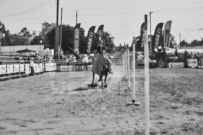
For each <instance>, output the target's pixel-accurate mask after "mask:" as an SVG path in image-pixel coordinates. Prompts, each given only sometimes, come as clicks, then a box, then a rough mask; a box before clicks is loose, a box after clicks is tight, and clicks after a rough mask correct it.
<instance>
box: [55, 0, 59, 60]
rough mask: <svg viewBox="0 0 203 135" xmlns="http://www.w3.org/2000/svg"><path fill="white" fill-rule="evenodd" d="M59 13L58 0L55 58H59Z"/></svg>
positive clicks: (57, 3) (57, 4) (57, 5)
mask: <svg viewBox="0 0 203 135" xmlns="http://www.w3.org/2000/svg"><path fill="white" fill-rule="evenodd" d="M58 15H59V0H57V2H56V29H55V50H54V56H55V58H58V46H59V28H58Z"/></svg>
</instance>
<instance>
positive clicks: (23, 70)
mask: <svg viewBox="0 0 203 135" xmlns="http://www.w3.org/2000/svg"><path fill="white" fill-rule="evenodd" d="M20 72H25V65H24V64H20Z"/></svg>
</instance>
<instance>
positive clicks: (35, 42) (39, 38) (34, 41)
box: [30, 36, 44, 45]
mask: <svg viewBox="0 0 203 135" xmlns="http://www.w3.org/2000/svg"><path fill="white" fill-rule="evenodd" d="M41 41H42V42H43V43H44V40H43V38H42V36H35V37H34V38H33V39H32V41H31V42H30V44H31V45H39V44H41Z"/></svg>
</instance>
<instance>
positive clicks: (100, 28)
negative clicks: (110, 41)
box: [97, 25, 104, 43]
mask: <svg viewBox="0 0 203 135" xmlns="http://www.w3.org/2000/svg"><path fill="white" fill-rule="evenodd" d="M103 30H104V25H100V26H99V28H98V31H97V34H98V42H99V43H100V42H102V35H103Z"/></svg>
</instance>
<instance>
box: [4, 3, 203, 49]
mask: <svg viewBox="0 0 203 135" xmlns="http://www.w3.org/2000/svg"><path fill="white" fill-rule="evenodd" d="M59 1H60V9H61V8H62V7H63V24H69V25H71V26H75V24H76V17H75V14H76V10H78V22H79V23H81V27H83V28H84V29H85V33H86V34H87V32H88V29H89V28H90V27H91V26H92V25H94V26H96V27H97V28H98V26H99V25H101V24H104V30H105V31H108V32H109V33H110V34H111V35H112V36H113V37H115V39H114V43H115V44H116V45H118V44H119V43H122V44H123V43H128V44H131V42H132V37H133V36H139V34H140V26H141V24H142V22H143V21H144V15H145V14H148V15H149V12H150V11H152V12H153V13H152V34H154V29H155V27H156V25H157V24H158V23H160V22H163V23H166V21H168V20H172V30H171V33H172V34H173V35H174V36H175V39H176V41H177V43H179V35H180V33H181V40H183V39H185V40H186V41H188V42H191V41H192V40H194V39H197V40H200V39H201V38H202V37H203V31H201V30H199V29H200V28H203V0H59ZM0 21H2V22H3V23H4V24H5V26H6V28H7V29H9V30H10V32H11V33H18V32H19V31H20V30H21V29H22V28H23V27H27V28H28V30H29V31H37V32H39V31H41V29H42V26H41V24H42V23H43V22H45V21H47V22H49V23H55V22H56V0H0ZM97 28H96V31H97ZM148 28H149V27H148Z"/></svg>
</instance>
